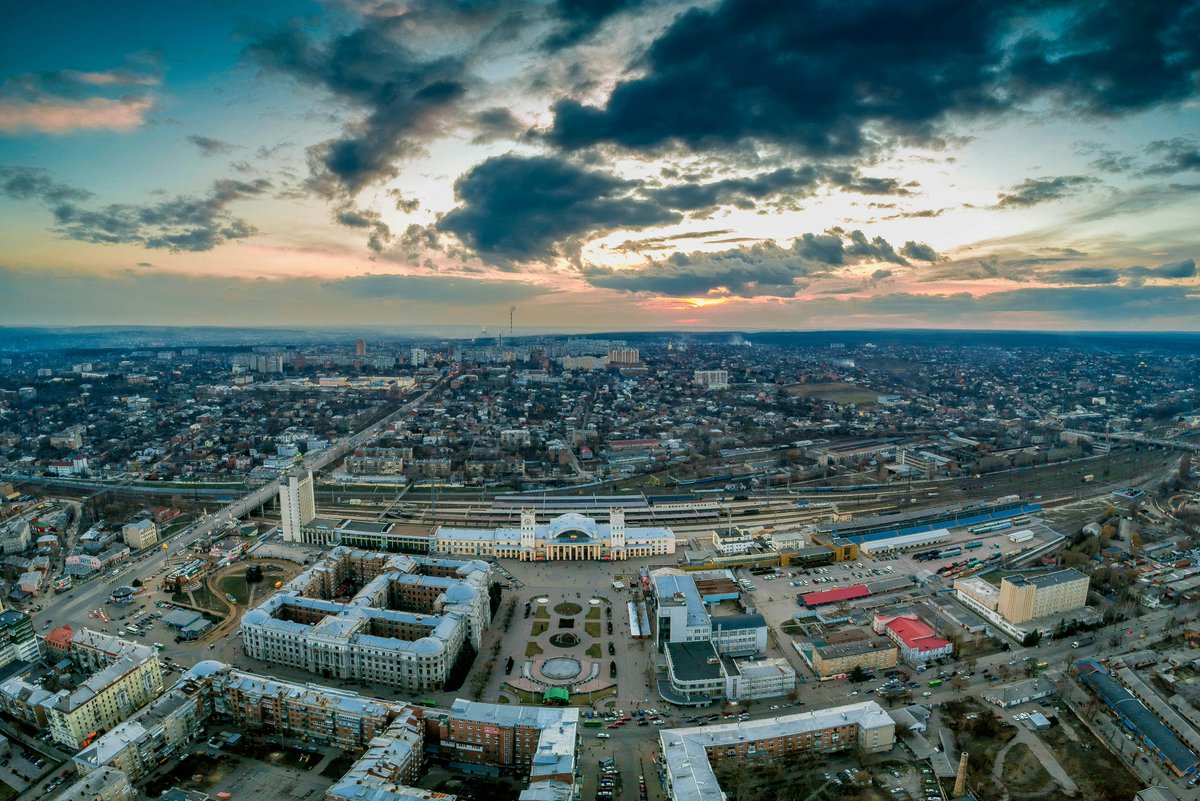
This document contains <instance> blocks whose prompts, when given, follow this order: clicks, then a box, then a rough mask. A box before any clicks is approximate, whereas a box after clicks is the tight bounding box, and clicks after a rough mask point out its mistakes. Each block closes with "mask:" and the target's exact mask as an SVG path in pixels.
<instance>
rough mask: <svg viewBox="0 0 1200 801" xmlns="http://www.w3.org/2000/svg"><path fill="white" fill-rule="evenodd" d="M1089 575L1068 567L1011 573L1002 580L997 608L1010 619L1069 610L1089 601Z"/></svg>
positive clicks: (1037, 616) (1015, 619)
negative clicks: (1028, 573) (1039, 572)
mask: <svg viewBox="0 0 1200 801" xmlns="http://www.w3.org/2000/svg"><path fill="white" fill-rule="evenodd" d="M1088 584H1089V579H1088V577H1087V576H1085V575H1084V574H1083V573H1080V572H1079V571H1078V570H1073V569H1071V568H1067V569H1065V570H1057V571H1055V572H1053V573H1047V574H1045V575H1041V576H1031V577H1029V578H1026V577H1025V576H1008V577H1007V578H1005V579H1004V580H1003V581H1001V582H1000V598H999V601H998V605H997V607H996V611H998V612H999V613H1000V615H1001V616H1003V617H1004V619H1005V620H1007V621H1008V622H1010V623H1018V624H1019V623H1025V622H1027V621H1029V620H1035V619H1037V618H1043V617H1048V616H1050V615H1059V614H1062V613H1063V612H1070V611H1073V610H1075V609H1078V608H1079V607H1081V606H1084V605H1086V604H1087V594H1088Z"/></svg>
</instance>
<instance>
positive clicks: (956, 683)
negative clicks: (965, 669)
mask: <svg viewBox="0 0 1200 801" xmlns="http://www.w3.org/2000/svg"><path fill="white" fill-rule="evenodd" d="M950 686H951V687H952V688H954V692H956V693H961V692H962V691H963V690H965V689H967V679H966V677H965V676H955V677H954V678H952V679H950Z"/></svg>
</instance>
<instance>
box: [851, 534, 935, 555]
mask: <svg viewBox="0 0 1200 801" xmlns="http://www.w3.org/2000/svg"><path fill="white" fill-rule="evenodd" d="M949 540H950V532H949V530H947V529H944V528H935V529H934V530H932V531H918V532H915V533H913V534H900V535H897V536H895V537H885V538H883V539H878V540H867V541H866V542H864V543H863V544H862V546H861V547H862V552H863V553H865V554H866V555H867V556H870V557H872V558H874V557H876V556H881V555H883V554H888V553H896V552H897V551H910V550H912V549H913V548H923V547H925V546H926V545H937V544H938V543H941V542H948V541H949Z"/></svg>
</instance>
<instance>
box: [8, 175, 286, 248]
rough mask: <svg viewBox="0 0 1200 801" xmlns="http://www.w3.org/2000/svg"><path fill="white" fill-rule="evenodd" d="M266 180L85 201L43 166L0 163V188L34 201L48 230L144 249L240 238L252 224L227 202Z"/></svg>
mask: <svg viewBox="0 0 1200 801" xmlns="http://www.w3.org/2000/svg"><path fill="white" fill-rule="evenodd" d="M271 187H272V184H271V182H270V181H268V180H266V179H258V180H255V181H236V180H232V179H221V180H218V181H214V182H213V184H212V186H211V188H210V189H209V191H208V193H207V194H205V195H203V196H201V197H193V196H190V195H178V196H176V197H174V198H172V199H170V200H163V201H159V202H156V203H147V204H135V203H110V204H108V205H106V206H96V207H93V206H86V205H84V203H85V202H86V201H88V200H89V199H91V198H92V197H93V195H92V193H90V192H88V191H86V190H83V189H76V188H74V187H70V186H66V185H65V184H60V183H57V182H56V181H54V180H53V179H52V178H50V176H49V175H48V174H47V173H46V172H45V171H43V170H37V169H30V168H22V167H3V168H0V193H3V194H4V195H6V196H8V197H12V198H15V199H18V200H35V201H38V202H40V203H41V204H42V205H44V206H46V207H47V208H48V209H49V210H50V211H51V213H52V214H53V215H54V226H53V230H54V231H55V232H57V233H58V234H60V235H61V236H63V237H65V238H67V239H74V240H77V241H80V242H91V243H94V244H104V245H113V244H133V245H140V246H142V247H145V248H149V249H158V250H170V251H192V252H196V251H206V250H212V249H213V248H215V247H217V246H218V245H220V244H223V243H225V242H227V241H230V240H233V239H245V238H246V237H249V236H253V235H254V234H255V233H256V230H255V228H254V227H253V226H252V225H250V224H249V223H247V222H246V221H245V220H242V219H240V218H238V217H234V216H233V215H231V214H230V213H229V210H228V207H229V205H230V204H232V203H234V202H236V201H239V200H245V199H248V198H254V197H259V196H261V195H263V194H265V193H267V192H268V191H269V190H270V189H271Z"/></svg>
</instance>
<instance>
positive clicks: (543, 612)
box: [533, 604, 550, 620]
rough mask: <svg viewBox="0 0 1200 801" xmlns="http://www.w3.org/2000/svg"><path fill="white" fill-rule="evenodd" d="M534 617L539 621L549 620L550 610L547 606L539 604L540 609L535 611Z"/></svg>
mask: <svg viewBox="0 0 1200 801" xmlns="http://www.w3.org/2000/svg"><path fill="white" fill-rule="evenodd" d="M533 616H534V617H536V618H538V619H539V620H549V619H550V610H549V609H547V608H546V607H545V606H543V605H541V604H539V605H538V608H537V609H535V610H533Z"/></svg>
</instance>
